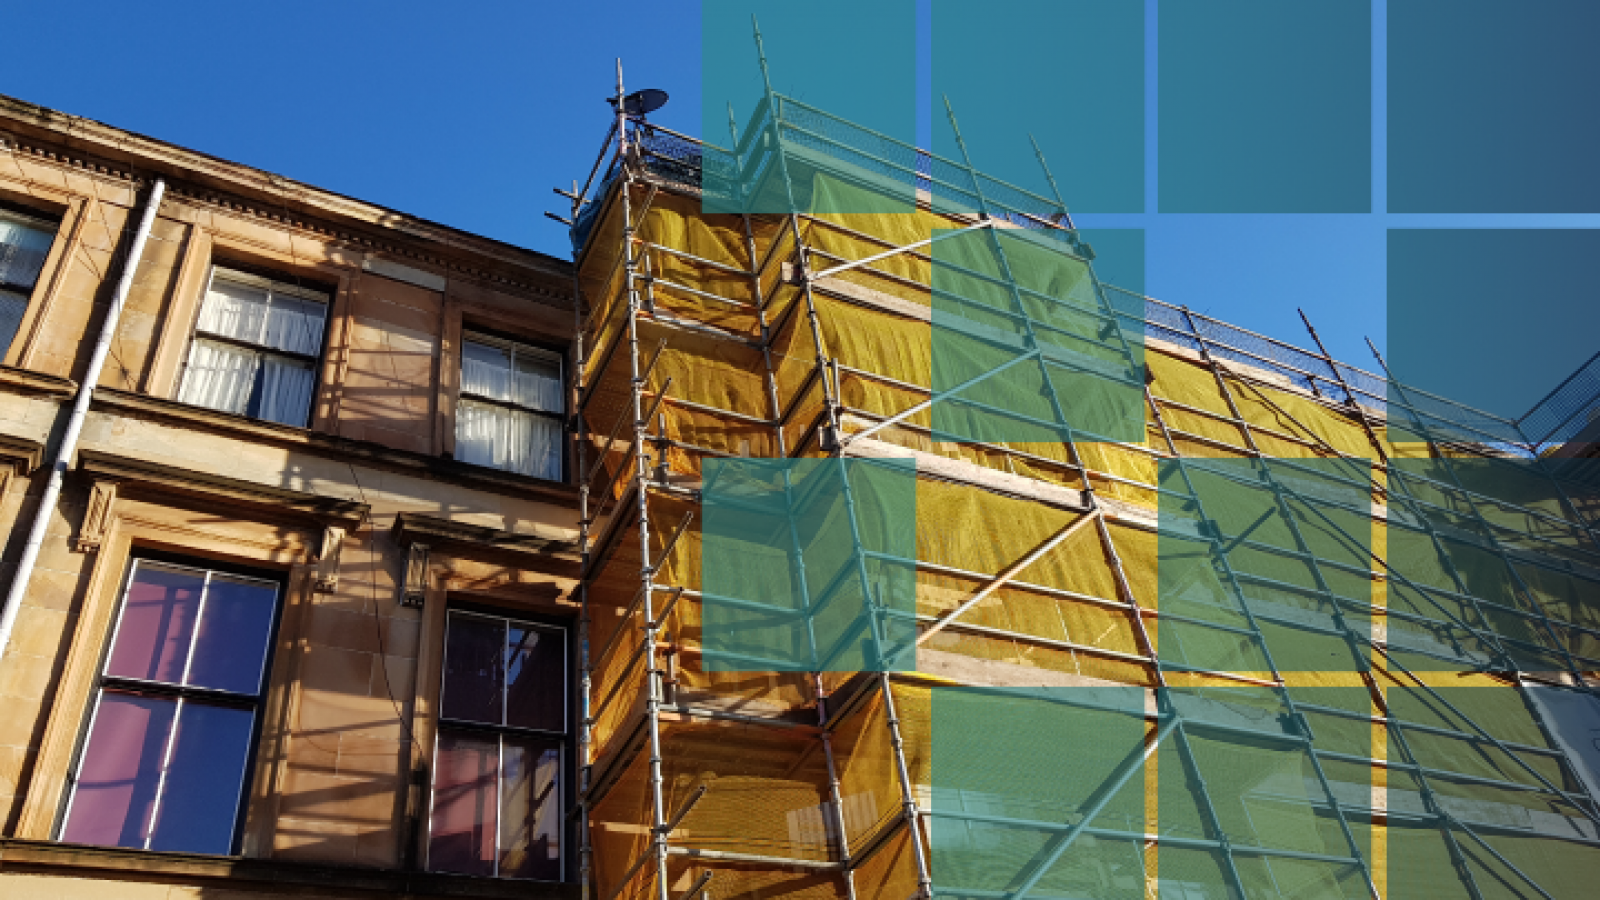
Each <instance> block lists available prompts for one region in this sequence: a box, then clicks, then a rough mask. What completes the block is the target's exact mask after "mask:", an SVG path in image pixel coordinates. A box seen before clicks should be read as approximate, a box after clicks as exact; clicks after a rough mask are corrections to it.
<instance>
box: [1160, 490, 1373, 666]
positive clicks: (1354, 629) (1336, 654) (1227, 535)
mask: <svg viewBox="0 0 1600 900" xmlns="http://www.w3.org/2000/svg"><path fill="white" fill-rule="evenodd" d="M1369 477H1370V472H1369V468H1368V466H1367V465H1366V464H1365V463H1363V462H1361V461H1359V460H1347V459H1292V460H1290V459H1282V460H1279V459H1193V458H1190V459H1183V460H1162V461H1161V463H1160V464H1159V466H1158V467H1157V479H1158V482H1159V486H1160V488H1161V491H1160V495H1159V496H1160V500H1159V502H1158V508H1157V521H1158V529H1159V532H1158V536H1157V539H1156V565H1157V579H1156V583H1157V588H1156V608H1157V609H1158V610H1159V611H1160V613H1161V616H1160V619H1159V620H1158V621H1157V625H1156V645H1157V655H1158V657H1159V658H1160V660H1161V662H1162V664H1163V665H1164V666H1166V667H1168V668H1172V669H1180V670H1209V671H1225V672H1268V671H1270V670H1271V669H1272V668H1273V665H1272V664H1276V668H1277V669H1278V671H1280V672H1284V671H1332V672H1354V671H1360V670H1361V669H1362V668H1363V665H1364V664H1363V663H1362V659H1363V656H1362V654H1364V653H1365V652H1366V647H1367V641H1368V639H1369V638H1370V636H1371V633H1372V632H1371V622H1370V610H1371V607H1372V582H1371V580H1370V578H1369V576H1368V572H1370V571H1371V569H1372V567H1373V566H1374V563H1373V561H1372V552H1371V550H1372V519H1371V510H1372V495H1371V489H1370V486H1369V485H1370V481H1369V480H1368V479H1369Z"/></svg>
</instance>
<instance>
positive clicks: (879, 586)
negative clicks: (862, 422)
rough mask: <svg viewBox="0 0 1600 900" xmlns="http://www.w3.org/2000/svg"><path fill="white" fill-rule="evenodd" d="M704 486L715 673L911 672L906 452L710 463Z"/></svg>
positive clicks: (912, 544) (704, 576) (911, 504)
mask: <svg viewBox="0 0 1600 900" xmlns="http://www.w3.org/2000/svg"><path fill="white" fill-rule="evenodd" d="M704 475H705V484H704V487H703V488H702V492H701V501H702V520H701V539H702V544H701V579H700V583H701V591H702V604H703V610H704V618H703V631H702V645H703V647H704V654H705V656H704V658H705V662H704V665H705V668H706V670H707V671H713V672H863V671H909V670H912V669H914V668H915V667H916V637H917V622H916V594H917V578H916V562H915V560H916V550H917V545H916V540H917V538H916V527H917V473H916V466H915V464H914V463H913V462H912V461H911V460H909V459H886V460H876V459H875V460H865V459H713V460H707V461H706V463H705V467H704Z"/></svg>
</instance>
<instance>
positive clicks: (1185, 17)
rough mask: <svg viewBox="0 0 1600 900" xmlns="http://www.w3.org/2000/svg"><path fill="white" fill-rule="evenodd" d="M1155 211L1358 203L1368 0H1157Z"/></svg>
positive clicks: (1367, 203)
mask: <svg viewBox="0 0 1600 900" xmlns="http://www.w3.org/2000/svg"><path fill="white" fill-rule="evenodd" d="M1160 16H1161V18H1160V37H1159V41H1158V47H1159V50H1158V59H1157V65H1158V71H1159V74H1158V76H1157V77H1158V79H1159V90H1160V98H1161V99H1160V104H1159V111H1158V120H1159V126H1158V127H1159V130H1158V138H1157V141H1158V148H1157V156H1158V159H1157V166H1158V169H1159V173H1158V174H1159V182H1158V183H1159V191H1160V196H1159V198H1158V202H1159V207H1160V210H1161V211H1162V212H1198V213H1269V212H1281V213H1330V212H1368V211H1370V210H1371V206H1372V198H1371V195H1372V22H1371V6H1370V5H1369V4H1366V3H1279V2H1272V0H1208V2H1205V3H1192V2H1191V3H1162V4H1161V12H1160Z"/></svg>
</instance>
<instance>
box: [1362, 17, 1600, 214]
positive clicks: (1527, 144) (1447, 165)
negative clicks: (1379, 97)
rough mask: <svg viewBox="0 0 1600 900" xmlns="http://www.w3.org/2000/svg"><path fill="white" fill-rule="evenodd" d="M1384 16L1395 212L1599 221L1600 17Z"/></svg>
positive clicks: (1391, 201) (1391, 196)
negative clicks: (1596, 109)
mask: <svg viewBox="0 0 1600 900" xmlns="http://www.w3.org/2000/svg"><path fill="white" fill-rule="evenodd" d="M1388 7H1389V23H1388V25H1389V30H1388V45H1389V66H1388V95H1389V96H1388V102H1389V130H1388V143H1389V147H1388V157H1389V162H1388V168H1389V176H1388V178H1389V203H1388V206H1389V212H1392V213H1430V212H1431V213H1594V212H1600V179H1596V178H1595V177H1594V158H1595V156H1596V154H1597V153H1600V119H1597V118H1596V117H1595V116H1593V115H1575V114H1574V111H1575V110H1577V109H1581V108H1584V107H1586V106H1592V104H1593V90H1592V86H1593V85H1594V84H1596V83H1600V56H1597V55H1596V54H1595V53H1594V49H1593V48H1594V41H1595V38H1596V36H1597V34H1600V6H1597V5H1596V4H1594V3H1591V2H1588V0H1546V2H1542V3H1522V4H1518V5H1517V6H1516V7H1515V8H1508V7H1506V6H1504V5H1503V4H1500V3H1496V2H1494V0H1389V3H1388ZM1488 59H1492V60H1493V61H1494V62H1493V64H1492V65H1484V61H1485V60H1488ZM1485 122H1495V123H1498V127H1494V128H1485V127H1483V126H1484V123H1485Z"/></svg>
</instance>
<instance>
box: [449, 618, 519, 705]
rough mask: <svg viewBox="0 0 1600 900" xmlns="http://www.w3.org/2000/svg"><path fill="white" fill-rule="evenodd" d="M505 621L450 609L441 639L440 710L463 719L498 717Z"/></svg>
mask: <svg viewBox="0 0 1600 900" xmlns="http://www.w3.org/2000/svg"><path fill="white" fill-rule="evenodd" d="M505 640H506V624H505V622H503V621H500V620H499V619H485V618H480V617H478V616H463V615H457V614H455V613H451V615H450V627H449V629H448V634H447V637H446V641H445V655H444V699H443V701H442V702H441V703H440V712H441V713H442V714H443V716H444V717H445V718H447V719H458V720H461V721H466V722H486V723H489V724H492V725H500V724H503V722H502V721H501V702H502V696H501V694H502V689H503V685H504V682H503V681H502V679H503V678H504V672H503V671H502V667H503V666H504V662H503V659H504V653H505Z"/></svg>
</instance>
